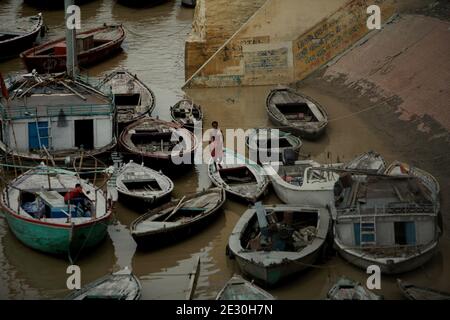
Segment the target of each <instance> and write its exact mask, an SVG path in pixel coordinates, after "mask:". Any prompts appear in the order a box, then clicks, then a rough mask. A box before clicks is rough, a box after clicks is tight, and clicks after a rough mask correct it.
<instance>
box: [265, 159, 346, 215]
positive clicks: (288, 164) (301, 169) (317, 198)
mask: <svg viewBox="0 0 450 320" xmlns="http://www.w3.org/2000/svg"><path fill="white" fill-rule="evenodd" d="M339 166H340V165H339V164H334V165H331V167H339ZM263 167H264V170H265V171H266V174H267V175H268V176H269V179H270V181H271V182H272V187H273V189H274V190H275V193H276V194H277V196H278V198H280V200H281V201H283V202H284V203H287V204H299V205H302V204H303V205H310V206H319V207H325V206H327V205H332V204H333V202H334V193H333V189H334V184H335V183H336V181H337V180H338V179H339V175H337V174H336V173H334V172H331V171H325V170H322V169H323V168H327V167H330V166H324V165H320V164H319V163H317V162H315V161H314V160H297V161H285V162H271V163H266V164H264V165H263Z"/></svg>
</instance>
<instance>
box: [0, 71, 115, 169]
mask: <svg viewBox="0 0 450 320" xmlns="http://www.w3.org/2000/svg"><path fill="white" fill-rule="evenodd" d="M20 79H21V80H19V81H15V82H14V84H13V86H12V87H11V88H10V89H9V90H8V92H7V95H6V96H4V95H3V96H2V97H0V132H1V134H0V149H1V151H3V152H4V153H5V154H6V155H7V156H9V157H12V158H14V159H21V160H19V162H20V161H26V162H32V163H36V162H42V161H43V162H47V161H50V163H55V164H58V165H63V164H68V165H69V166H70V167H71V168H72V167H73V161H78V160H81V159H92V158H93V157H95V158H98V157H101V156H102V155H105V153H106V152H108V151H109V150H111V149H112V148H113V147H115V145H116V137H115V130H114V115H115V107H114V103H113V101H112V98H111V96H108V95H106V94H104V93H102V92H100V91H98V90H96V89H95V88H94V87H92V86H91V85H90V84H89V83H88V82H86V81H85V80H82V79H81V78H78V77H76V78H71V77H69V76H67V75H66V74H52V75H40V74H37V73H30V74H27V75H24V76H23V77H21V78H20ZM16 161H17V160H16ZM81 162H83V161H81ZM86 163H87V162H84V164H86ZM82 164H83V163H80V166H82Z"/></svg>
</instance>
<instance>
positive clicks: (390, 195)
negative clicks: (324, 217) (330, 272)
mask: <svg viewBox="0 0 450 320" xmlns="http://www.w3.org/2000/svg"><path fill="white" fill-rule="evenodd" d="M335 192H336V202H335V206H333V207H332V212H333V218H334V222H335V223H334V244H335V247H336V249H337V251H338V252H339V254H340V255H341V256H342V257H343V258H344V259H346V260H347V261H348V262H350V263H352V264H354V265H356V266H358V267H360V268H363V269H366V268H367V267H368V266H370V265H378V266H379V267H380V269H381V272H382V273H385V274H396V273H402V272H407V271H410V270H413V269H415V268H417V267H419V266H421V265H423V264H424V263H425V262H427V261H428V260H430V259H431V257H432V256H433V255H434V253H435V252H436V249H437V245H438V241H439V234H440V229H439V226H438V208H439V205H438V201H436V195H435V189H433V188H430V187H429V186H428V185H427V184H424V183H423V181H422V180H421V179H419V178H417V177H414V176H410V175H394V176H392V175H380V174H374V175H371V174H368V175H367V176H366V177H365V179H361V176H360V175H359V176H357V177H356V178H355V177H354V174H352V173H350V172H348V173H346V174H343V175H342V176H341V178H340V179H339V181H338V182H337V183H336V188H335Z"/></svg>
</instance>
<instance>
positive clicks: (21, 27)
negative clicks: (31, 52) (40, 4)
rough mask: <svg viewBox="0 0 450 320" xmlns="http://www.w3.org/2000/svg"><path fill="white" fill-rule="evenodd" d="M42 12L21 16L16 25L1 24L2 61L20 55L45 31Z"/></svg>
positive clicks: (0, 51)
mask: <svg viewBox="0 0 450 320" xmlns="http://www.w3.org/2000/svg"><path fill="white" fill-rule="evenodd" d="M43 27H44V19H43V18H42V14H41V13H39V14H38V15H35V16H31V17H25V18H19V19H17V20H16V23H15V24H14V25H9V26H6V25H3V24H2V25H1V26H0V61H1V60H5V59H9V58H13V57H16V56H18V55H19V54H20V53H21V52H22V51H23V50H26V49H28V48H31V47H32V46H33V45H34V43H35V41H36V39H37V37H38V36H39V35H40V34H41V32H43V31H44V30H45V29H44V28H43Z"/></svg>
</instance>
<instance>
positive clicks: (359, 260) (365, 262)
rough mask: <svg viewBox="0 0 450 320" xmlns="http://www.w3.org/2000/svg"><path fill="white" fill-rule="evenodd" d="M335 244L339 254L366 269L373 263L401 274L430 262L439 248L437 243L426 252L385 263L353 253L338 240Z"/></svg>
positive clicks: (382, 269) (384, 272) (385, 272)
mask: <svg viewBox="0 0 450 320" xmlns="http://www.w3.org/2000/svg"><path fill="white" fill-rule="evenodd" d="M334 244H335V248H336V249H337V251H338V253H339V255H340V256H341V257H342V258H344V259H345V260H347V262H349V263H351V264H353V265H355V266H357V267H358V268H361V269H364V270H367V267H369V266H371V265H377V266H379V267H380V271H381V273H383V274H399V273H404V272H408V271H411V270H414V269H417V268H418V267H420V266H422V265H424V264H425V263H426V262H428V261H429V260H430V259H431V258H432V257H433V256H434V254H435V253H436V250H437V243H435V245H433V246H432V247H431V248H428V249H427V251H426V252H424V253H422V254H420V255H417V256H414V257H411V258H405V259H402V260H401V261H400V262H396V263H384V262H382V261H376V260H375V259H368V258H363V257H361V256H359V255H357V254H354V253H352V252H351V251H350V250H345V249H344V248H342V246H341V245H340V244H339V243H338V242H336V240H335V242H334Z"/></svg>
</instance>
